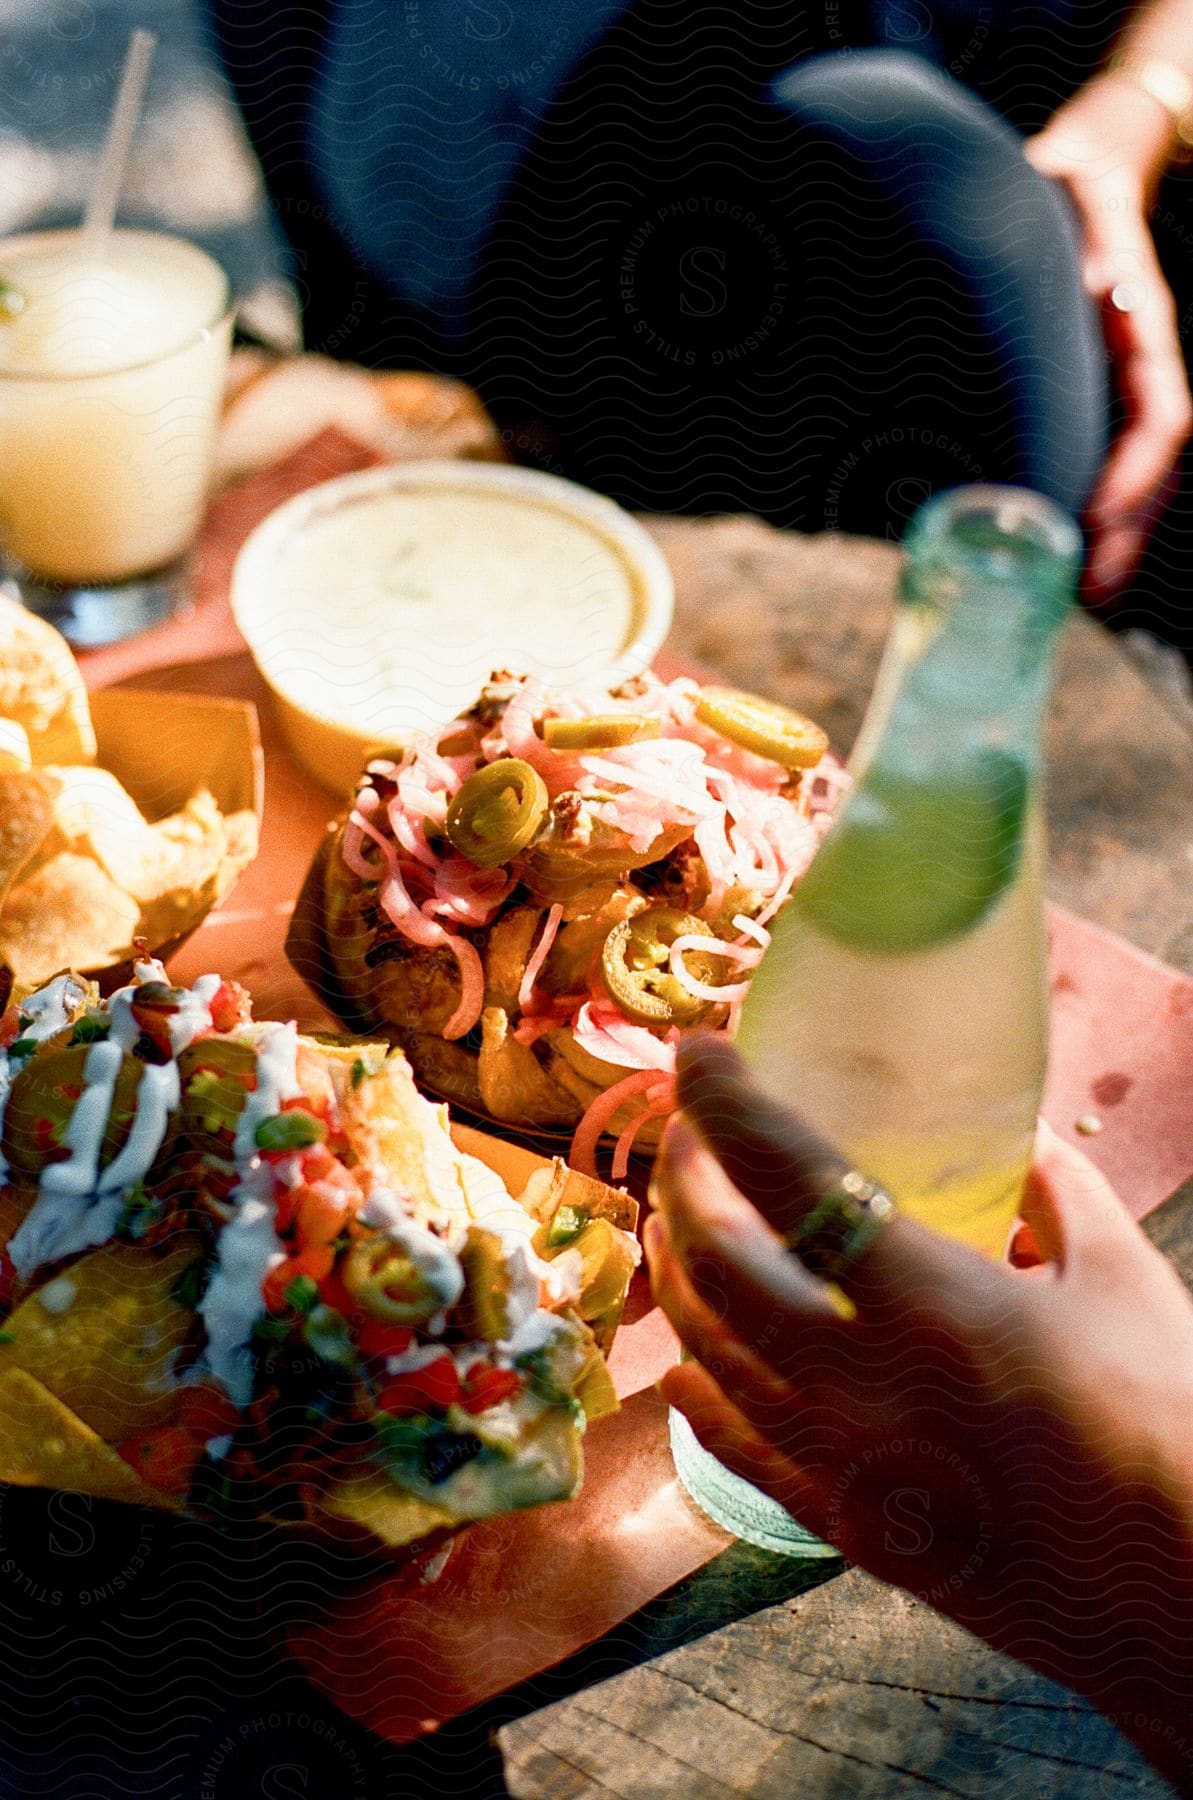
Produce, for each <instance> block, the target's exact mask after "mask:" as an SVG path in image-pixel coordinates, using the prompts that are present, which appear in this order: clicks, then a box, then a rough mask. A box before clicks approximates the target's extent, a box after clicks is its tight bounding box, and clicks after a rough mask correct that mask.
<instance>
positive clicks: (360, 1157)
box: [340, 1050, 472, 1224]
mask: <svg viewBox="0 0 1193 1800" xmlns="http://www.w3.org/2000/svg"><path fill="white" fill-rule="evenodd" d="M340 1115H341V1123H342V1125H343V1129H344V1133H345V1136H346V1137H347V1139H348V1142H349V1144H350V1145H351V1147H352V1153H353V1158H354V1161H355V1162H357V1163H359V1164H360V1165H362V1166H363V1167H364V1168H365V1169H367V1170H368V1172H369V1175H370V1177H371V1180H372V1182H373V1184H374V1185H375V1186H377V1187H383V1188H392V1189H393V1190H394V1191H395V1192H396V1193H399V1194H404V1195H407V1196H408V1197H409V1199H410V1203H411V1205H412V1207H413V1209H414V1211H415V1213H416V1214H417V1215H418V1216H419V1217H421V1218H424V1219H431V1218H439V1217H442V1215H443V1214H444V1213H445V1212H448V1213H450V1214H451V1215H452V1217H453V1218H454V1219H456V1220H457V1222H458V1223H460V1224H467V1223H468V1221H469V1219H470V1218H471V1216H472V1215H471V1212H470V1210H469V1207H468V1204H467V1194H466V1188H465V1185H464V1183H463V1182H462V1181H461V1179H460V1174H459V1170H460V1164H461V1162H462V1161H463V1158H462V1155H461V1152H460V1151H458V1150H457V1149H456V1146H455V1145H454V1144H453V1142H452V1138H451V1131H450V1128H449V1126H448V1123H447V1108H446V1107H445V1106H436V1105H435V1104H434V1103H433V1102H432V1101H430V1100H424V1099H423V1096H422V1095H421V1094H420V1093H419V1091H418V1089H417V1088H416V1087H415V1085H414V1076H413V1074H412V1072H411V1069H410V1065H409V1063H408V1062H407V1061H406V1058H405V1057H404V1056H403V1055H402V1052H401V1051H400V1050H394V1051H391V1053H390V1055H389V1057H388V1058H387V1060H386V1061H385V1063H384V1064H383V1065H382V1067H381V1068H380V1069H379V1070H378V1071H377V1073H376V1074H375V1075H366V1076H365V1078H364V1080H363V1081H358V1082H357V1084H356V1086H355V1087H350V1088H349V1090H348V1092H347V1093H346V1094H345V1095H344V1096H343V1097H342V1099H341V1101H340Z"/></svg>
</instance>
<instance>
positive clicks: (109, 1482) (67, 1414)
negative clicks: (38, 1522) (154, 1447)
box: [0, 1369, 180, 1512]
mask: <svg viewBox="0 0 1193 1800" xmlns="http://www.w3.org/2000/svg"><path fill="white" fill-rule="evenodd" d="M0 1481H11V1482H13V1483H15V1485H16V1486H17V1487H44V1488H64V1489H66V1490H67V1491H68V1492H70V1493H74V1494H93V1495H94V1496H95V1498H96V1499H97V1500H123V1501H124V1502H125V1503H126V1504H128V1505H132V1506H156V1507H159V1508H162V1509H164V1510H165V1511H167V1512H177V1511H179V1509H180V1502H179V1501H178V1500H176V1499H175V1498H174V1497H173V1496H172V1495H169V1494H165V1493H163V1492H162V1490H161V1489H160V1488H155V1487H150V1485H149V1483H148V1482H147V1481H142V1479H141V1477H140V1476H139V1475H138V1474H137V1473H136V1472H135V1471H134V1470H133V1469H131V1468H130V1467H129V1465H128V1463H126V1462H125V1460H124V1458H123V1457H121V1456H118V1455H117V1454H116V1452H115V1450H113V1449H111V1448H110V1447H109V1445H107V1444H105V1443H104V1441H103V1439H102V1438H100V1437H97V1436H96V1434H95V1432H94V1431H92V1429H91V1427H90V1426H89V1425H84V1423H83V1421H82V1419H80V1418H79V1417H77V1415H76V1414H75V1413H73V1412H71V1410H70V1408H69V1407H68V1406H64V1405H63V1404H62V1402H61V1400H59V1399H57V1398H56V1397H55V1396H54V1395H53V1394H51V1393H50V1392H49V1391H48V1390H47V1389H46V1388H44V1387H43V1386H42V1385H41V1383H40V1381H35V1380H34V1378H33V1376H32V1375H27V1374H26V1373H25V1371H24V1370H23V1369H8V1370H5V1371H4V1373H3V1374H0Z"/></svg>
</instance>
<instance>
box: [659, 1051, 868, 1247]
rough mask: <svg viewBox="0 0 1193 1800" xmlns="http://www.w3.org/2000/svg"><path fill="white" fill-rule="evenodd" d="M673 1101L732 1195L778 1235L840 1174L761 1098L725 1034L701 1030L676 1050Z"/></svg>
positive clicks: (783, 1113)
mask: <svg viewBox="0 0 1193 1800" xmlns="http://www.w3.org/2000/svg"><path fill="white" fill-rule="evenodd" d="M678 1096H679V1104H680V1107H681V1108H682V1110H683V1112H684V1114H685V1115H686V1117H687V1119H688V1120H689V1122H690V1123H691V1124H692V1125H694V1126H695V1128H696V1130H697V1131H698V1132H699V1133H700V1136H701V1137H702V1138H703V1139H704V1141H705V1143H706V1144H707V1145H708V1147H709V1149H710V1150H711V1151H712V1152H713V1155H714V1156H715V1157H716V1159H717V1161H718V1162H719V1163H720V1164H721V1166H722V1168H723V1169H724V1170H725V1173H726V1175H728V1177H729V1179H730V1181H731V1182H732V1183H733V1185H734V1186H735V1187H736V1188H737V1190H738V1192H739V1193H741V1194H744V1195H745V1197H746V1199H747V1200H750V1201H752V1202H753V1204H754V1205H755V1206H756V1207H757V1208H758V1210H759V1211H760V1212H761V1213H762V1215H763V1217H764V1218H766V1219H767V1220H768V1221H769V1223H770V1224H771V1225H773V1226H774V1228H775V1230H776V1231H777V1232H779V1233H780V1234H781V1235H782V1234H785V1233H786V1232H788V1231H790V1230H791V1228H792V1226H793V1225H795V1224H796V1223H798V1221H799V1220H800V1219H801V1218H803V1216H804V1214H805V1212H806V1211H807V1209H808V1208H809V1206H811V1205H812V1204H813V1202H814V1201H815V1200H816V1199H817V1198H818V1197H819V1195H820V1193H821V1191H822V1190H823V1188H824V1187H825V1186H826V1185H827V1184H828V1182H829V1181H831V1180H833V1179H835V1178H836V1177H837V1176H838V1175H839V1174H840V1172H841V1169H842V1167H843V1164H842V1159H841V1157H840V1156H839V1155H838V1153H837V1152H836V1151H835V1150H834V1149H833V1147H832V1146H831V1145H829V1144H826V1143H825V1142H824V1141H823V1140H822V1139H821V1138H818V1137H817V1136H816V1135H815V1133H814V1132H812V1131H811V1130H810V1129H809V1127H808V1126H806V1125H805V1124H804V1123H803V1121H802V1120H801V1119H799V1118H798V1117H797V1116H796V1114H794V1113H793V1112H792V1111H790V1109H789V1108H787V1107H785V1106H780V1105H778V1104H777V1103H776V1102H775V1101H773V1100H772V1099H770V1097H769V1096H768V1095H767V1094H764V1093H763V1091H762V1090H761V1088H760V1087H759V1086H758V1085H757V1083H756V1082H755V1081H754V1080H753V1078H752V1077H751V1075H750V1072H749V1070H748V1069H747V1068H746V1065H745V1063H744V1062H743V1061H742V1059H741V1057H740V1056H739V1055H738V1053H737V1051H736V1050H735V1049H734V1048H733V1046H732V1044H730V1043H728V1042H727V1041H726V1040H725V1039H724V1038H723V1037H720V1036H715V1035H714V1034H713V1033H711V1032H702V1033H699V1034H697V1035H695V1036H693V1037H691V1038H689V1039H688V1040H687V1042H686V1043H684V1044H681V1045H680V1050H679V1063H678Z"/></svg>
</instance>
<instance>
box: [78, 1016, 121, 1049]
mask: <svg viewBox="0 0 1193 1800" xmlns="http://www.w3.org/2000/svg"><path fill="white" fill-rule="evenodd" d="M111 1026H112V1021H111V1019H106V1018H104V1017H102V1016H101V1015H100V1014H99V1013H84V1014H83V1016H82V1018H79V1019H76V1020H75V1022H74V1027H73V1029H72V1031H71V1034H70V1041H71V1043H72V1044H94V1043H96V1042H98V1040H99V1039H100V1038H106V1037H107V1035H108V1032H109V1031H110V1030H111Z"/></svg>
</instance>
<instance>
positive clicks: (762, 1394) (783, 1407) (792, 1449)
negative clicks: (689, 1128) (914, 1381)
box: [647, 1217, 861, 1472]
mask: <svg viewBox="0 0 1193 1800" xmlns="http://www.w3.org/2000/svg"><path fill="white" fill-rule="evenodd" d="M647 1238H648V1246H647V1255H648V1257H649V1258H650V1266H651V1283H652V1286H653V1288H654V1293H655V1298H656V1299H657V1300H658V1302H659V1304H660V1306H661V1307H662V1308H663V1311H664V1312H665V1313H666V1314H667V1317H668V1318H669V1319H670V1320H671V1323H672V1324H673V1325H674V1327H675V1331H676V1335H677V1336H678V1337H679V1339H680V1341H681V1342H682V1343H683V1345H684V1347H685V1348H686V1349H687V1350H688V1351H689V1352H690V1353H691V1355H692V1356H694V1357H695V1358H696V1360H697V1361H698V1362H699V1363H700V1364H701V1365H702V1367H704V1368H705V1369H706V1370H707V1371H708V1373H709V1374H710V1375H712V1376H713V1378H714V1379H715V1380H716V1382H717V1383H718V1385H719V1386H720V1388H721V1389H722V1391H723V1392H724V1394H725V1396H726V1397H727V1399H728V1400H729V1401H730V1403H731V1404H732V1405H733V1406H735V1407H736V1408H737V1409H738V1410H739V1411H740V1413H741V1414H742V1416H743V1418H744V1419H745V1420H746V1421H747V1423H748V1424H749V1425H750V1426H752V1427H753V1429H754V1430H755V1431H757V1432H759V1433H760V1434H761V1436H762V1437H764V1438H765V1439H766V1440H767V1442H768V1443H769V1444H771V1446H772V1447H773V1448H775V1449H778V1450H779V1451H780V1452H781V1453H782V1454H783V1455H784V1456H786V1457H788V1458H789V1459H790V1460H792V1461H794V1462H796V1463H798V1464H800V1465H801V1467H804V1468H805V1469H806V1470H807V1471H808V1472H811V1471H814V1470H819V1469H822V1468H823V1467H825V1466H826V1464H832V1463H834V1462H835V1461H836V1460H837V1459H839V1457H840V1455H841V1454H842V1452H843V1450H844V1448H845V1446H846V1444H847V1442H849V1441H851V1440H852V1439H853V1438H854V1437H856V1435H857V1431H858V1428H859V1418H860V1413H861V1409H860V1408H859V1407H857V1406H855V1405H854V1404H852V1402H851V1401H850V1399H849V1398H848V1397H847V1396H845V1395H843V1394H842V1392H841V1387H840V1383H839V1382H838V1381H837V1380H836V1379H835V1376H836V1373H837V1371H836V1370H835V1369H834V1370H833V1375H834V1380H833V1381H832V1383H831V1384H830V1385H829V1387H828V1389H827V1391H826V1392H825V1393H824V1394H823V1395H822V1396H820V1397H805V1396H804V1395H803V1394H800V1393H797V1392H796V1391H795V1390H794V1389H793V1388H792V1387H791V1386H790V1384H789V1383H788V1382H786V1381H785V1380H783V1379H782V1378H781V1377H780V1376H777V1375H776V1374H775V1373H774V1371H773V1369H771V1368H768V1367H767V1366H766V1365H765V1364H764V1363H762V1362H761V1360H760V1359H759V1358H758V1357H757V1356H755V1355H754V1354H753V1353H752V1352H751V1351H750V1350H749V1349H747V1348H746V1346H745V1345H743V1344H742V1343H741V1342H740V1341H739V1340H738V1339H736V1338H735V1337H734V1335H733V1334H732V1333H731V1332H730V1331H728V1330H727V1328H726V1327H725V1326H724V1325H722V1324H721V1323H720V1321H719V1320H717V1319H716V1318H714V1316H713V1314H712V1313H711V1312H710V1311H709V1310H708V1308H707V1307H706V1306H705V1305H704V1304H703V1302H702V1301H701V1300H700V1299H699V1298H698V1296H697V1295H696V1294H695V1292H694V1291H693V1289H692V1286H691V1283H690V1282H689V1281H688V1279H687V1277H686V1274H685V1272H684V1269H683V1266H682V1264H681V1263H680V1261H679V1259H678V1257H677V1256H676V1255H675V1253H674V1251H673V1249H672V1248H671V1246H670V1243H669V1241H668V1239H667V1232H666V1226H665V1225H664V1223H663V1221H662V1220H661V1219H659V1218H657V1217H656V1218H655V1220H654V1222H653V1224H652V1226H651V1229H650V1231H649V1232H648V1233H647Z"/></svg>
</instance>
